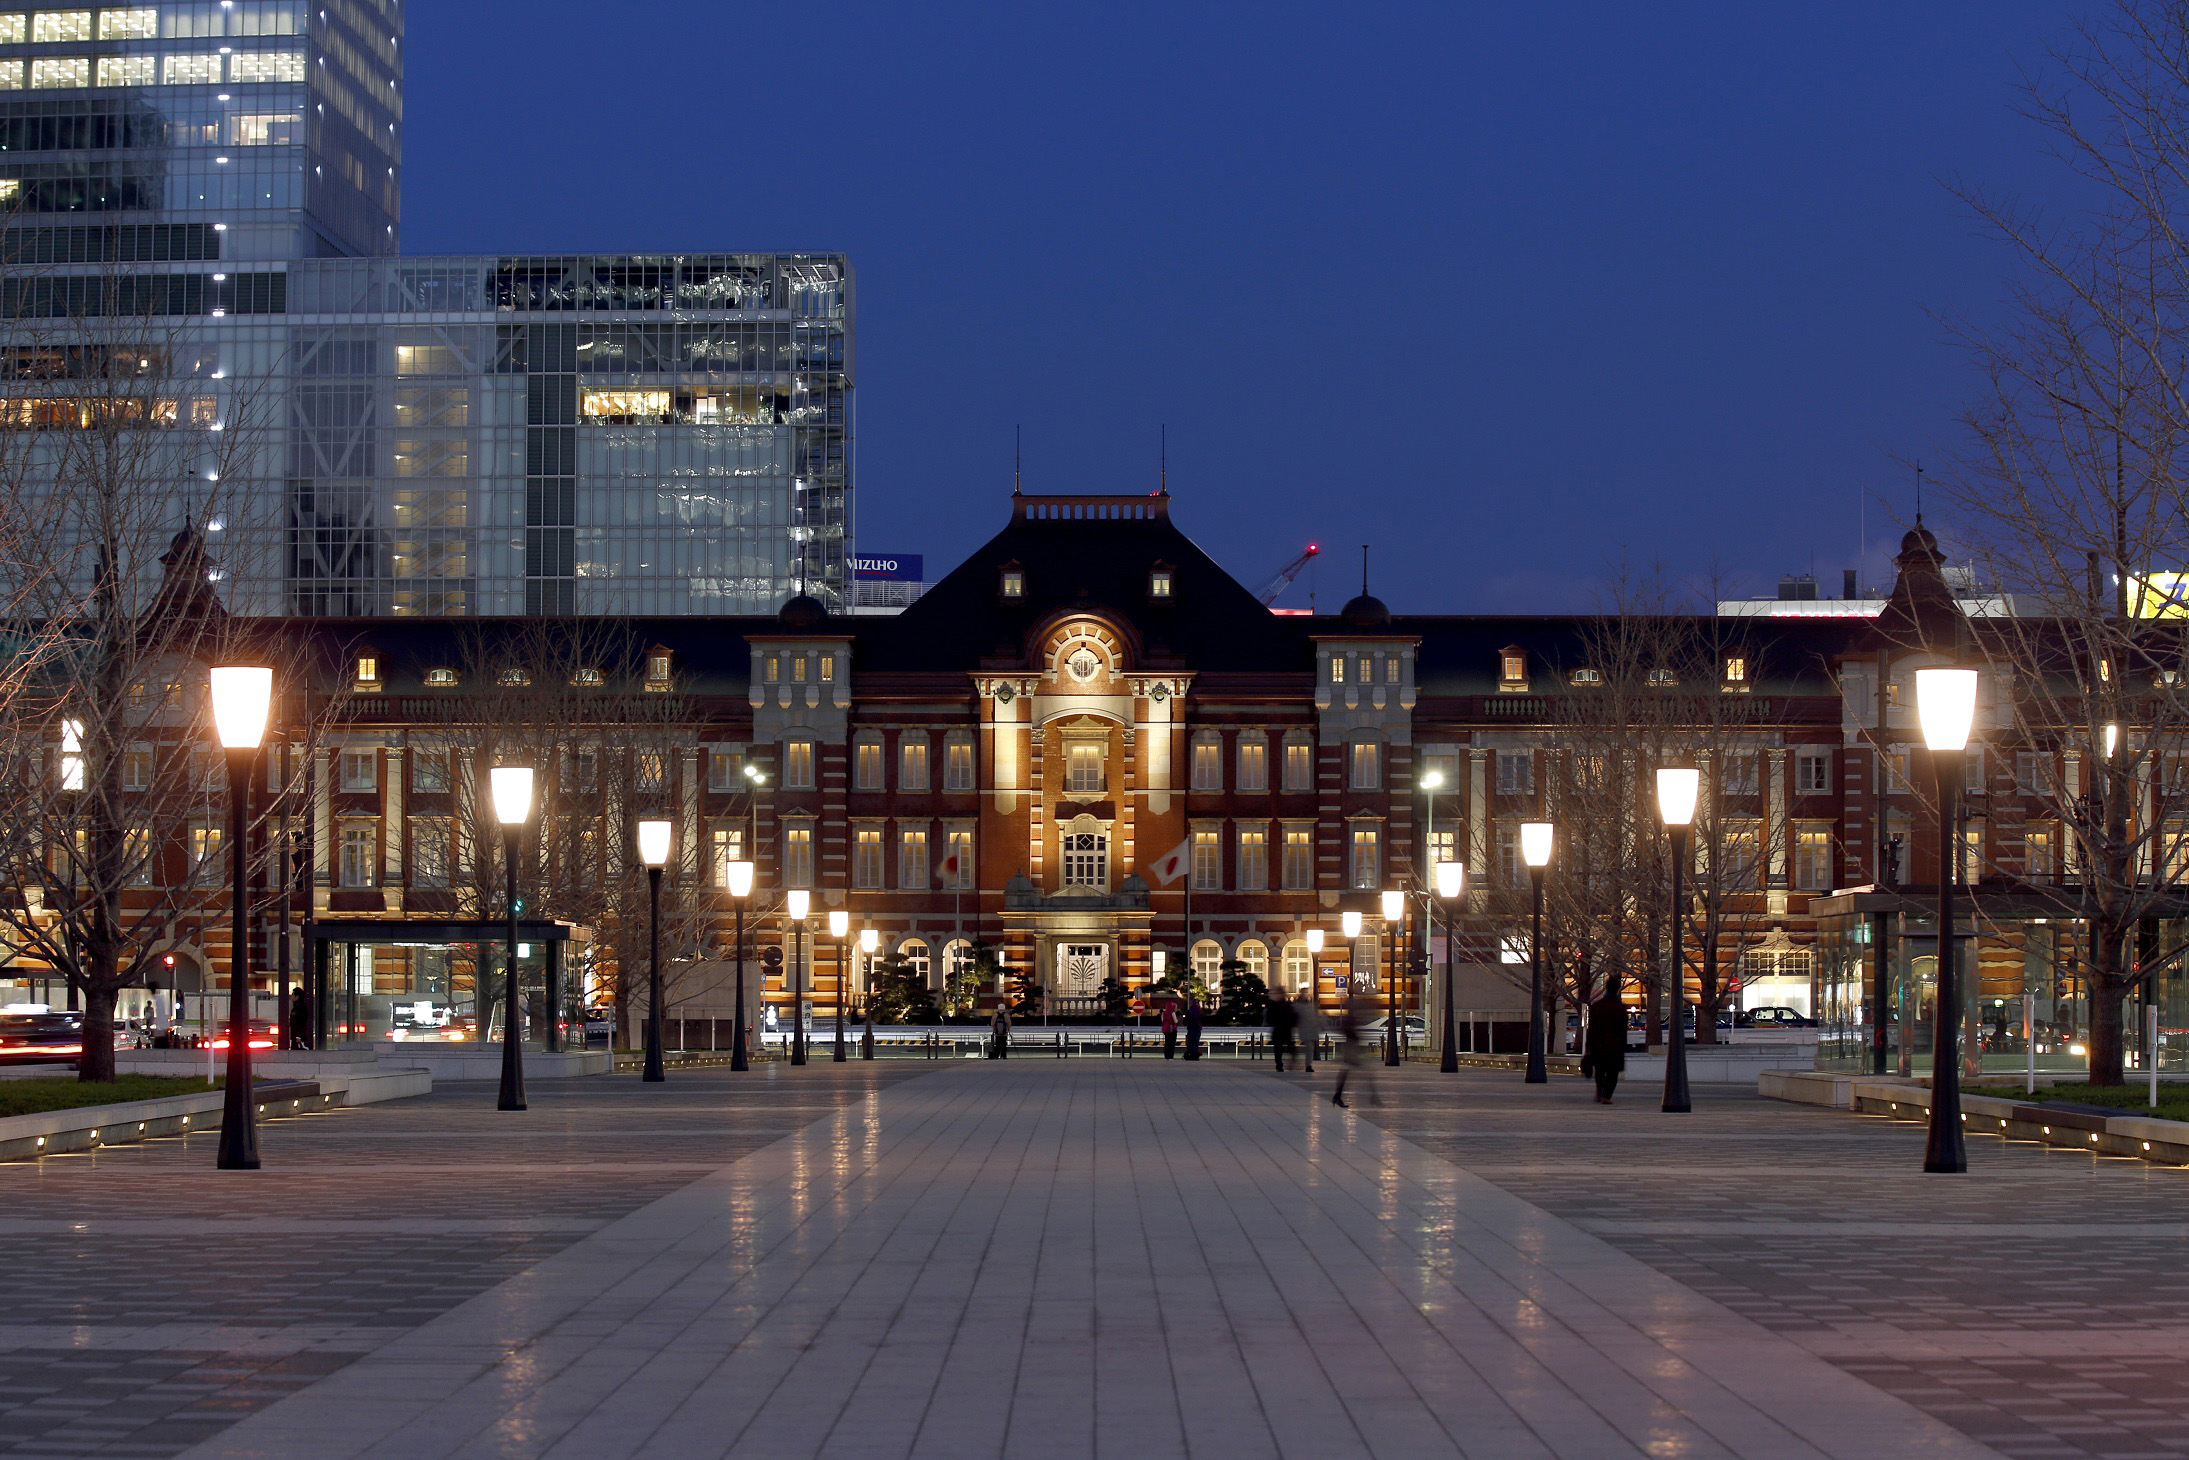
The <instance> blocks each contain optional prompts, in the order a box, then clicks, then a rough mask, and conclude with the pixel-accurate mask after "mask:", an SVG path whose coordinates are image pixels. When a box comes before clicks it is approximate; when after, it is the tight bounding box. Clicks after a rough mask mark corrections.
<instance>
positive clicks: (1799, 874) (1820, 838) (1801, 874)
mask: <svg viewBox="0 0 2189 1460" xmlns="http://www.w3.org/2000/svg"><path fill="white" fill-rule="evenodd" d="M1794 886H1795V887H1797V888H1799V889H1800V890H1802V891H1803V892H1828V891H1830V890H1831V887H1832V829H1831V827H1830V825H1829V824H1827V823H1822V822H1818V823H1804V824H1803V825H1801V826H1799V827H1797V828H1796V829H1795V831H1794Z"/></svg>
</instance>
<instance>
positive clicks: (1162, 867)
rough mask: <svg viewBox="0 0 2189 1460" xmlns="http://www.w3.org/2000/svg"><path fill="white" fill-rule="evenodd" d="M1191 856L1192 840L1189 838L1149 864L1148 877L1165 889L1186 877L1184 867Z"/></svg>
mask: <svg viewBox="0 0 2189 1460" xmlns="http://www.w3.org/2000/svg"><path fill="white" fill-rule="evenodd" d="M1192 855H1193V840H1192V838H1190V837H1189V838H1187V839H1186V840H1185V841H1182V842H1180V843H1179V844H1178V845H1177V846H1175V847H1172V848H1171V849H1170V850H1169V851H1167V852H1165V853H1164V854H1163V855H1162V856H1160V857H1157V858H1156V859H1155V860H1154V861H1152V862H1150V863H1149V864H1148V875H1149V876H1150V877H1153V878H1154V879H1155V880H1156V881H1158V882H1160V883H1162V884H1163V885H1164V886H1166V887H1167V886H1169V885H1170V884H1171V883H1173V882H1176V881H1177V880H1178V879H1179V878H1181V877H1183V876H1185V875H1186V865H1187V862H1188V860H1189V859H1190V858H1191V857H1192Z"/></svg>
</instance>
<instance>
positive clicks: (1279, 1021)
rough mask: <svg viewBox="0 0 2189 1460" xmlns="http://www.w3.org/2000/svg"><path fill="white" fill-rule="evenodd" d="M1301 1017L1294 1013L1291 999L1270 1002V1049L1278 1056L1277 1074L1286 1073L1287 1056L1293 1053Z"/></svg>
mask: <svg viewBox="0 0 2189 1460" xmlns="http://www.w3.org/2000/svg"><path fill="white" fill-rule="evenodd" d="M1299 1024H1300V1016H1299V1015H1298V1014H1297V1013H1296V1012H1294V1010H1293V1008H1292V1001H1291V1000H1290V999H1271V1000H1270V1001H1269V1047H1270V1049H1271V1050H1272V1051H1274V1052H1275V1054H1276V1056H1277V1073H1278V1074H1280V1075H1281V1074H1283V1073H1284V1072H1285V1056H1286V1055H1287V1054H1290V1053H1292V1052H1293V1045H1292V1035H1293V1031H1294V1030H1296V1029H1297V1028H1299Z"/></svg>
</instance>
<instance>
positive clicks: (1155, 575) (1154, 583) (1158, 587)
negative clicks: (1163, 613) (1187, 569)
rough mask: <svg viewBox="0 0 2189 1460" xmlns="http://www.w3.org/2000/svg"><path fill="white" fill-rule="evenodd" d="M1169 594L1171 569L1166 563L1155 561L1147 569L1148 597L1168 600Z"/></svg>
mask: <svg viewBox="0 0 2189 1460" xmlns="http://www.w3.org/2000/svg"><path fill="white" fill-rule="evenodd" d="M1170 596H1171V570H1170V567H1169V565H1168V564H1165V563H1157V564H1156V565H1155V566H1154V567H1153V568H1150V569H1149V570H1148V597H1150V598H1159V599H1163V600H1165V601H1168V600H1169V598H1170Z"/></svg>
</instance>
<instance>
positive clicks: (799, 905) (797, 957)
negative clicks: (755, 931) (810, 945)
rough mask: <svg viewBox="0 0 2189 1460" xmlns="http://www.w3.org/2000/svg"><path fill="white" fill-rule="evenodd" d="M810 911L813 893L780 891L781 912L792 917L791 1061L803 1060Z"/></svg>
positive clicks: (804, 1058)
mask: <svg viewBox="0 0 2189 1460" xmlns="http://www.w3.org/2000/svg"><path fill="white" fill-rule="evenodd" d="M812 910H813V894H812V893H810V892H808V891H807V890H806V889H805V888H803V887H793V888H792V889H791V890H790V891H788V892H786V893H784V894H783V911H784V912H785V913H786V914H788V915H789V917H790V920H791V938H792V940H793V941H792V943H791V950H792V953H791V1004H790V1013H791V1019H790V1062H791V1063H792V1064H794V1065H802V1064H804V1063H805V1062H806V961H805V952H806V914H807V913H809V912H811V911H812Z"/></svg>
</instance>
